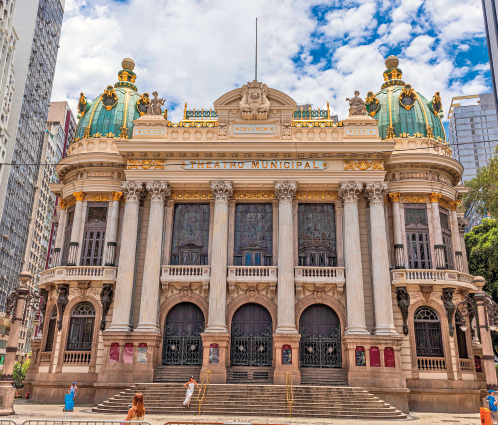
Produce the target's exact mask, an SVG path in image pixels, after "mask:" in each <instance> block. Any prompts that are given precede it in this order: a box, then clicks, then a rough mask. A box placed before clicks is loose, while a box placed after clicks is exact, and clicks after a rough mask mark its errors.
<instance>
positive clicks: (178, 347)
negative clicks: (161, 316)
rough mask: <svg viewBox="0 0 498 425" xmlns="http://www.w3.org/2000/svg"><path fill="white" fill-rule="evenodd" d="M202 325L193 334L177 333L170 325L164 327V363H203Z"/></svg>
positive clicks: (190, 364)
mask: <svg viewBox="0 0 498 425" xmlns="http://www.w3.org/2000/svg"><path fill="white" fill-rule="evenodd" d="M203 331H204V328H203V327H200V328H199V329H198V330H197V332H195V333H193V334H185V333H184V334H181V335H177V334H175V333H174V332H171V329H170V327H169V326H168V325H166V326H165V327H164V339H163V361H162V364H163V365H189V366H199V365H202V338H201V333H202V332H203Z"/></svg>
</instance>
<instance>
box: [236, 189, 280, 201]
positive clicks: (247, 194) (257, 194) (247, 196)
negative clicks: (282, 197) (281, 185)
mask: <svg viewBox="0 0 498 425" xmlns="http://www.w3.org/2000/svg"><path fill="white" fill-rule="evenodd" d="M232 199H234V200H256V199H257V200H274V199H277V196H276V195H275V194H274V193H273V192H270V191H269V190H261V191H241V190H236V191H235V192H233V196H232Z"/></svg>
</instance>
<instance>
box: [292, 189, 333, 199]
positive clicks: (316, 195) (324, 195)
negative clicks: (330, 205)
mask: <svg viewBox="0 0 498 425" xmlns="http://www.w3.org/2000/svg"><path fill="white" fill-rule="evenodd" d="M294 199H295V200H297V201H336V200H337V199H339V194H338V192H336V191H330V192H296V196H295V197H294Z"/></svg>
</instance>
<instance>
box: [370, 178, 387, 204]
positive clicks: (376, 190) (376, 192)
mask: <svg viewBox="0 0 498 425" xmlns="http://www.w3.org/2000/svg"><path fill="white" fill-rule="evenodd" d="M386 193H387V183H385V182H373V183H367V184H366V185H365V197H366V198H367V199H368V200H369V201H370V202H384V199H385V196H386Z"/></svg>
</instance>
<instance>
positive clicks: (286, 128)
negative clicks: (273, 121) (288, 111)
mask: <svg viewBox="0 0 498 425" xmlns="http://www.w3.org/2000/svg"><path fill="white" fill-rule="evenodd" d="M291 126H292V117H291V116H290V115H284V116H283V117H282V139H284V140H290V139H291V135H292V129H291Z"/></svg>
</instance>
